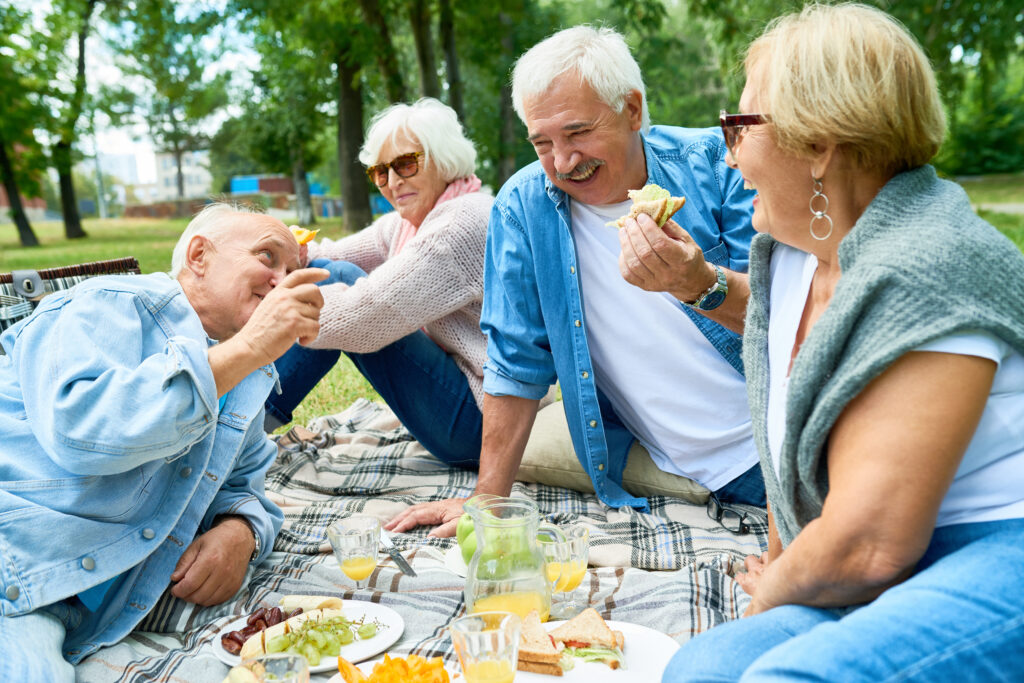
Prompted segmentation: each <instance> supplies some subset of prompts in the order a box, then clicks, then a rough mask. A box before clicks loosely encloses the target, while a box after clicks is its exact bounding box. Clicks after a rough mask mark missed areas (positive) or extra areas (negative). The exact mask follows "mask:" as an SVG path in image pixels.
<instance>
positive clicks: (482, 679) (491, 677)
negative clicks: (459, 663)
mask: <svg viewBox="0 0 1024 683" xmlns="http://www.w3.org/2000/svg"><path fill="white" fill-rule="evenodd" d="M462 673H463V674H465V676H466V683H512V680H513V679H514V678H515V676H516V670H515V667H514V666H512V664H511V663H510V662H509V661H507V660H504V659H482V660H480V661H476V662H469V663H468V664H467V665H466V666H465V667H464V668H463V669H462Z"/></svg>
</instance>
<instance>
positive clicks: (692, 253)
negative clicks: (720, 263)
mask: <svg viewBox="0 0 1024 683" xmlns="http://www.w3.org/2000/svg"><path fill="white" fill-rule="evenodd" d="M619 243H620V245H621V246H622V252H621V253H620V254H619V271H620V272H621V273H622V277H623V278H624V279H625V280H626V282H628V283H629V284H631V285H634V286H636V287H639V288H640V289H644V290H647V291H648V292H668V293H670V294H672V296H674V297H675V298H677V299H679V300H680V301H694V300H695V299H696V298H697V297H698V296H700V295H701V294H702V293H703V292H705V291H706V290H707V289H708V288H709V287H711V286H712V285H713V284H714V283H715V272H714V270H713V269H712V268H711V266H710V265H708V263H707V262H706V261H705V260H704V252H703V251H702V250H701V248H700V247H699V246H697V243H696V242H694V241H693V238H692V237H690V234H689V233H688V232H686V231H685V230H683V229H682V228H681V227H679V224H678V223H676V222H675V221H673V220H669V221H668V222H667V223H665V225H664V227H661V228H659V227H658V224H657V223H655V222H654V219H653V218H651V217H650V216H648V215H647V214H645V213H642V214H640V215H639V216H637V217H636V218H627V219H626V225H625V226H624V227H623V228H622V229H620V230H619Z"/></svg>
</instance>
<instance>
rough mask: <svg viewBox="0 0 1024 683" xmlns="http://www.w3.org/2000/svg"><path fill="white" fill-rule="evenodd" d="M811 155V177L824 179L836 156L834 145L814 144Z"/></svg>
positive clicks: (831, 143) (829, 143)
mask: <svg viewBox="0 0 1024 683" xmlns="http://www.w3.org/2000/svg"><path fill="white" fill-rule="evenodd" d="M811 155H812V156H811V177H812V178H824V177H825V174H826V173H827V172H828V169H829V166H831V165H832V162H833V160H834V158H835V156H836V143H834V142H828V143H814V144H813V145H811Z"/></svg>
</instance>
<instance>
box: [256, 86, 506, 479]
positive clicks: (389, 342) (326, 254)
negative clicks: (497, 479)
mask: <svg viewBox="0 0 1024 683" xmlns="http://www.w3.org/2000/svg"><path fill="white" fill-rule="evenodd" d="M359 160H360V161H361V162H362V163H364V164H366V165H367V170H366V172H367V175H368V176H369V178H370V181H371V182H373V183H374V184H375V185H376V186H377V187H378V188H380V191H381V193H382V194H383V195H384V197H385V198H386V199H387V200H388V201H389V202H390V203H391V205H392V206H393V207H395V210H394V211H393V212H391V213H387V214H385V215H383V216H381V217H380V218H378V219H377V220H375V221H374V222H373V223H372V224H371V225H369V226H368V227H366V228H365V229H363V230H361V231H360V232H358V233H356V234H354V235H350V236H348V237H345V238H343V239H341V240H338V241H331V240H323V241H321V242H313V243H310V245H309V248H308V252H307V254H306V255H305V260H306V261H307V262H308V265H309V266H313V267H319V268H326V269H327V270H329V271H330V272H331V277H330V278H329V279H328V280H325V281H324V282H322V283H321V287H322V289H323V296H324V307H323V309H322V310H321V312H320V336H319V337H317V339H316V341H314V342H313V343H312V344H310V348H307V347H303V346H299V345H295V346H294V347H292V349H290V350H289V351H288V352H287V353H286V354H285V355H284V356H282V357H281V358H280V359H279V360H278V361H277V363H276V366H277V369H278V372H279V373H280V375H281V389H282V393H281V394H275V393H271V395H270V398H269V399H268V400H267V405H266V407H267V424H266V427H267V431H271V430H272V429H275V428H276V427H278V426H280V425H282V424H286V423H288V422H290V421H291V418H292V411H293V410H294V408H295V407H296V406H297V405H298V404H299V403H300V402H301V401H302V399H303V398H305V396H306V394H308V393H309V392H310V390H312V389H313V387H314V386H316V383H317V382H319V381H320V379H321V378H322V377H323V376H324V375H326V374H327V372H328V371H329V370H330V369H331V368H332V367H333V366H334V364H335V363H336V362H337V360H338V358H339V356H340V353H341V352H342V351H344V352H345V354H346V355H348V357H349V358H350V359H351V360H352V362H353V363H354V364H355V366H356V368H358V369H359V371H360V372H361V373H362V374H363V376H364V377H366V379H367V380H368V381H369V382H370V384H372V385H373V388H374V389H376V390H377V392H378V393H379V394H380V395H381V397H382V398H383V399H384V401H385V402H387V404H388V405H389V406H390V407H391V409H392V410H393V411H394V413H395V415H397V416H398V419H399V420H401V421H402V423H403V424H404V425H405V427H406V428H407V429H408V430H409V431H410V432H411V433H412V435H413V436H414V437H416V439H417V440H418V441H419V442H420V443H422V444H423V446H424V447H426V448H427V450H429V451H430V452H431V453H432V454H433V455H435V456H436V457H438V458H440V459H441V460H444V461H445V462H448V463H450V464H454V465H462V466H474V465H475V464H476V463H477V460H478V458H479V454H480V438H481V424H482V419H483V418H482V415H481V413H480V407H479V406H480V404H481V401H482V399H483V393H482V379H483V363H484V359H485V357H486V356H485V350H486V340H485V338H484V335H483V333H482V332H481V331H480V301H481V297H482V295H483V260H484V242H485V240H486V237H487V222H488V219H489V216H490V210H491V204H492V203H493V199H492V197H491V196H490V195H489V194H486V193H484V192H482V191H481V184H480V179H479V178H477V177H476V175H475V174H474V169H475V167H476V150H475V149H474V148H473V143H472V142H471V141H470V140H469V139H468V138H466V136H465V135H464V133H463V130H462V125H461V124H460V123H459V120H458V117H457V116H456V114H455V112H454V111H453V110H452V109H451V108H449V107H447V106H445V105H444V104H442V103H441V102H438V101H437V100H435V99H430V98H425V99H422V100H419V101H418V102H416V103H415V104H411V105H409V104H395V105H392V106H391V107H389V108H387V109H385V110H384V111H382V112H380V113H379V114H378V115H377V116H375V117H374V119H373V122H372V123H371V125H370V129H369V130H368V131H367V134H366V141H365V143H364V144H363V148H362V150H361V151H360V152H359Z"/></svg>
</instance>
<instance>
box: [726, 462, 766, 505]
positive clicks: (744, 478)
mask: <svg viewBox="0 0 1024 683" xmlns="http://www.w3.org/2000/svg"><path fill="white" fill-rule="evenodd" d="M715 495H716V496H718V500H720V501H722V502H723V503H746V504H747V505H756V506H758V507H762V508H763V507H766V506H767V505H768V497H767V496H766V495H765V492H764V473H762V472H761V464H760V463H757V464H755V465H754V466H753V467H751V468H750V469H749V470H747V471H746V472H744V473H743V474H741V475H740V476H738V477H736V478H735V479H733V480H732V481H730V482H729V483H728V484H726V485H725V486H723V487H722V488H720V489H718V490H717V491H715Z"/></svg>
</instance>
